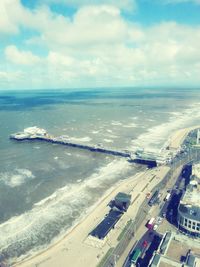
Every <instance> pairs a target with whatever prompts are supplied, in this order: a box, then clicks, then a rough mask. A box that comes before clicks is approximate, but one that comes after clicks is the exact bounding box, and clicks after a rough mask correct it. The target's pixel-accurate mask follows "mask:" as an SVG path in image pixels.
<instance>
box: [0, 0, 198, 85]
mask: <svg viewBox="0 0 200 267" xmlns="http://www.w3.org/2000/svg"><path fill="white" fill-rule="evenodd" d="M3 1H4V3H6V2H7V3H8V2H9V1H11V0H3ZM12 2H13V3H15V4H13V7H10V8H9V9H8V10H7V13H6V16H7V20H5V22H4V24H5V23H7V24H9V23H10V25H14V26H13V27H14V28H12V27H10V33H11V32H12V31H13V33H17V32H19V31H20V29H21V27H23V28H26V29H33V30H34V31H36V32H37V35H35V36H33V37H32V38H30V39H28V40H25V41H24V44H25V45H26V49H25V48H24V49H22V48H21V49H19V48H17V46H16V45H9V44H8V45H7V47H6V49H5V55H6V59H7V63H6V64H7V68H8V73H14V72H13V69H14V66H15V64H17V65H18V66H17V67H18V68H19V69H20V70H21V71H22V74H20V76H19V84H24V86H25V87H27V85H28V86H30V84H31V86H32V87H35V88H36V87H42V88H43V87H71V86H98V85H101V86H111V85H120V86H121V85H150V84H169V83H173V84H174V83H182V84H186V83H191V84H198V83H199V82H200V68H199V66H200V51H199V47H198V44H199V43H200V27H197V26H196V27H194V26H193V27H192V26H186V25H180V24H177V23H175V22H165V23H161V24H157V25H153V26H149V27H142V26H140V25H138V24H134V23H131V22H130V21H129V22H127V21H126V20H125V19H124V17H123V16H122V14H121V11H120V9H119V8H118V7H116V6H112V5H108V4H104V5H92V6H83V7H80V8H79V9H78V10H77V12H76V13H75V14H74V16H73V18H68V17H65V16H63V15H58V14H55V13H53V12H52V11H51V10H50V9H49V8H48V7H44V6H42V7H38V8H37V9H36V10H33V11H31V10H29V9H26V8H24V7H23V6H22V4H21V3H20V1H18V0H13V1H12ZM68 3H69V2H68ZM109 3H110V1H109ZM0 21H1V20H0ZM13 21H14V22H15V24H12V23H13ZM2 25H3V24H2ZM0 29H1V28H0ZM41 44H42V48H43V49H46V54H47V56H43V57H42V58H40V57H38V56H36V55H35V54H34V53H33V52H32V51H31V47H32V45H35V46H36V45H41ZM27 46H30V49H29V51H27ZM21 47H22V46H21ZM28 65H30V66H34V67H33V68H31V69H30V68H26V69H25V67H26V66H28ZM10 76H11V75H10ZM10 76H9V75H8V77H10ZM8 77H7V78H8ZM16 77H17V76H16ZM26 77H29V78H26ZM3 79H4V81H5V79H6V73H5V72H3V73H2V74H0V81H1V80H3ZM28 79H29V80H28ZM30 79H31V83H30Z"/></svg>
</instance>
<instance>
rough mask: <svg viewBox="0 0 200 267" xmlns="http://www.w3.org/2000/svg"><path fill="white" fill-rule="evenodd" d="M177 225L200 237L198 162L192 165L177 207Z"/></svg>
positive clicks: (199, 175) (199, 172)
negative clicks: (190, 173)
mask: <svg viewBox="0 0 200 267" xmlns="http://www.w3.org/2000/svg"><path fill="white" fill-rule="evenodd" d="M177 219H178V227H179V229H180V230H182V231H184V232H186V233H187V234H189V235H191V236H195V237H200V164H196V165H193V167H192V175H191V177H190V182H189V184H188V186H187V188H186V191H185V193H184V195H183V197H182V199H181V201H180V204H179V207H178V218H177Z"/></svg>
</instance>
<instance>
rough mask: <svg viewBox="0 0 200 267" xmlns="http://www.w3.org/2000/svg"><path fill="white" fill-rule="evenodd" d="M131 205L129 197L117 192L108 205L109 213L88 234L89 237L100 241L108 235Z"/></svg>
mask: <svg viewBox="0 0 200 267" xmlns="http://www.w3.org/2000/svg"><path fill="white" fill-rule="evenodd" d="M130 203H131V195H129V194H126V193H123V192H119V193H118V194H117V195H116V196H115V198H114V200H113V201H111V203H109V206H110V207H111V209H110V211H109V213H108V214H107V215H106V216H105V217H104V219H103V220H102V221H101V222H100V223H99V224H98V225H97V226H96V227H95V228H94V229H93V230H92V232H90V235H91V236H93V237H96V238H98V239H100V240H104V238H105V237H106V236H107V235H108V233H109V232H110V231H111V230H112V229H114V228H115V225H116V224H117V222H118V221H119V220H120V218H121V217H122V215H123V214H124V212H125V211H127V209H128V207H129V205H130Z"/></svg>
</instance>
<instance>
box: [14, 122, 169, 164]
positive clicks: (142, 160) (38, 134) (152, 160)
mask: <svg viewBox="0 0 200 267" xmlns="http://www.w3.org/2000/svg"><path fill="white" fill-rule="evenodd" d="M10 139H13V140H16V141H44V142H49V143H54V144H61V145H65V146H69V147H75V148H79V149H84V150H89V151H92V152H97V153H104V154H109V155H113V156H118V157H123V158H127V160H128V161H129V162H133V163H137V164H144V165H147V166H148V167H156V166H157V164H166V159H165V157H163V159H162V160H161V159H159V157H158V155H156V154H152V153H147V152H141V151H140V152H138V151H135V152H132V151H128V150H124V151H123V150H115V149H110V148H105V147H100V146H98V145H89V144H88V145H87V144H78V143H74V142H71V141H70V140H68V139H67V137H66V136H58V137H55V136H51V135H49V134H48V133H47V131H46V130H44V129H41V128H38V127H36V126H34V127H29V128H26V129H24V131H23V132H19V133H16V134H11V135H10Z"/></svg>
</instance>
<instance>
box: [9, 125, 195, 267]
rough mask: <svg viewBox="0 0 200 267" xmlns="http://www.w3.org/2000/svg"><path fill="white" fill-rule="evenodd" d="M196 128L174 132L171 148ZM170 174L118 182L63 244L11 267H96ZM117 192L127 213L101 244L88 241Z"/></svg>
mask: <svg viewBox="0 0 200 267" xmlns="http://www.w3.org/2000/svg"><path fill="white" fill-rule="evenodd" d="M195 128H198V127H190V128H186V129H181V130H178V131H177V132H175V133H174V134H173V135H172V136H171V138H170V144H171V146H172V147H173V149H174V148H175V147H176V149H177V148H178V146H180V145H181V143H182V142H183V140H184V139H185V137H186V136H187V134H188V133H189V132H190V131H191V130H193V129H195ZM169 170H170V168H169V167H167V166H159V167H157V168H154V169H147V170H145V171H143V172H140V173H137V174H136V175H134V176H132V177H130V178H129V179H126V180H124V181H121V182H119V183H118V184H117V185H116V186H115V188H114V189H113V190H112V191H111V192H109V193H107V194H105V195H104V196H103V197H102V199H101V200H100V201H99V202H98V205H96V206H95V207H94V208H93V210H91V211H90V213H89V214H88V215H87V216H86V218H85V219H83V220H82V221H81V222H80V223H79V224H78V225H76V226H75V227H74V228H73V229H72V230H71V231H70V232H68V233H67V234H66V236H64V237H63V239H62V240H60V241H59V242H57V243H56V244H53V245H52V246H50V247H49V248H48V249H47V250H45V251H43V252H41V253H39V254H37V255H36V256H33V257H32V258H30V259H27V260H24V261H22V262H21V263H17V264H15V265H13V266H16V267H17V266H21V267H33V266H42V267H53V266H61V267H62V266H63V267H64V266H66V264H70V266H72V267H73V266H74V267H79V266H80V267H81V266H88V267H90V266H91V267H93V266H97V265H98V263H99V262H100V261H101V260H102V258H103V257H104V255H105V254H106V253H107V251H108V250H109V248H111V247H115V246H116V245H117V243H118V241H117V237H118V236H119V234H120V233H121V231H122V230H123V228H124V227H125V225H126V223H127V222H128V220H130V219H132V220H133V219H134V217H135V216H136V214H137V212H138V210H139V208H140V205H141V204H142V202H143V201H144V199H145V198H146V194H147V193H148V192H150V191H151V190H152V189H153V188H154V187H155V186H156V185H157V184H158V183H159V182H160V181H161V180H162V179H163V178H164V177H165V176H166V174H167V173H168V171H169ZM118 192H125V193H128V194H131V197H132V198H131V199H132V202H131V205H130V207H129V209H128V211H127V212H126V213H125V214H124V215H123V216H122V217H121V219H120V220H119V222H118V223H117V224H116V226H115V229H113V230H111V232H110V233H109V234H108V237H106V238H105V239H104V240H103V241H102V240H98V239H96V238H94V237H91V236H90V235H89V233H90V232H91V231H92V230H93V229H94V228H95V226H96V225H97V224H98V223H99V222H100V221H101V220H102V219H103V218H104V216H105V215H106V214H107V213H108V211H109V207H108V203H109V202H110V201H111V200H112V199H114V197H115V195H116V194H117V193H118Z"/></svg>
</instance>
